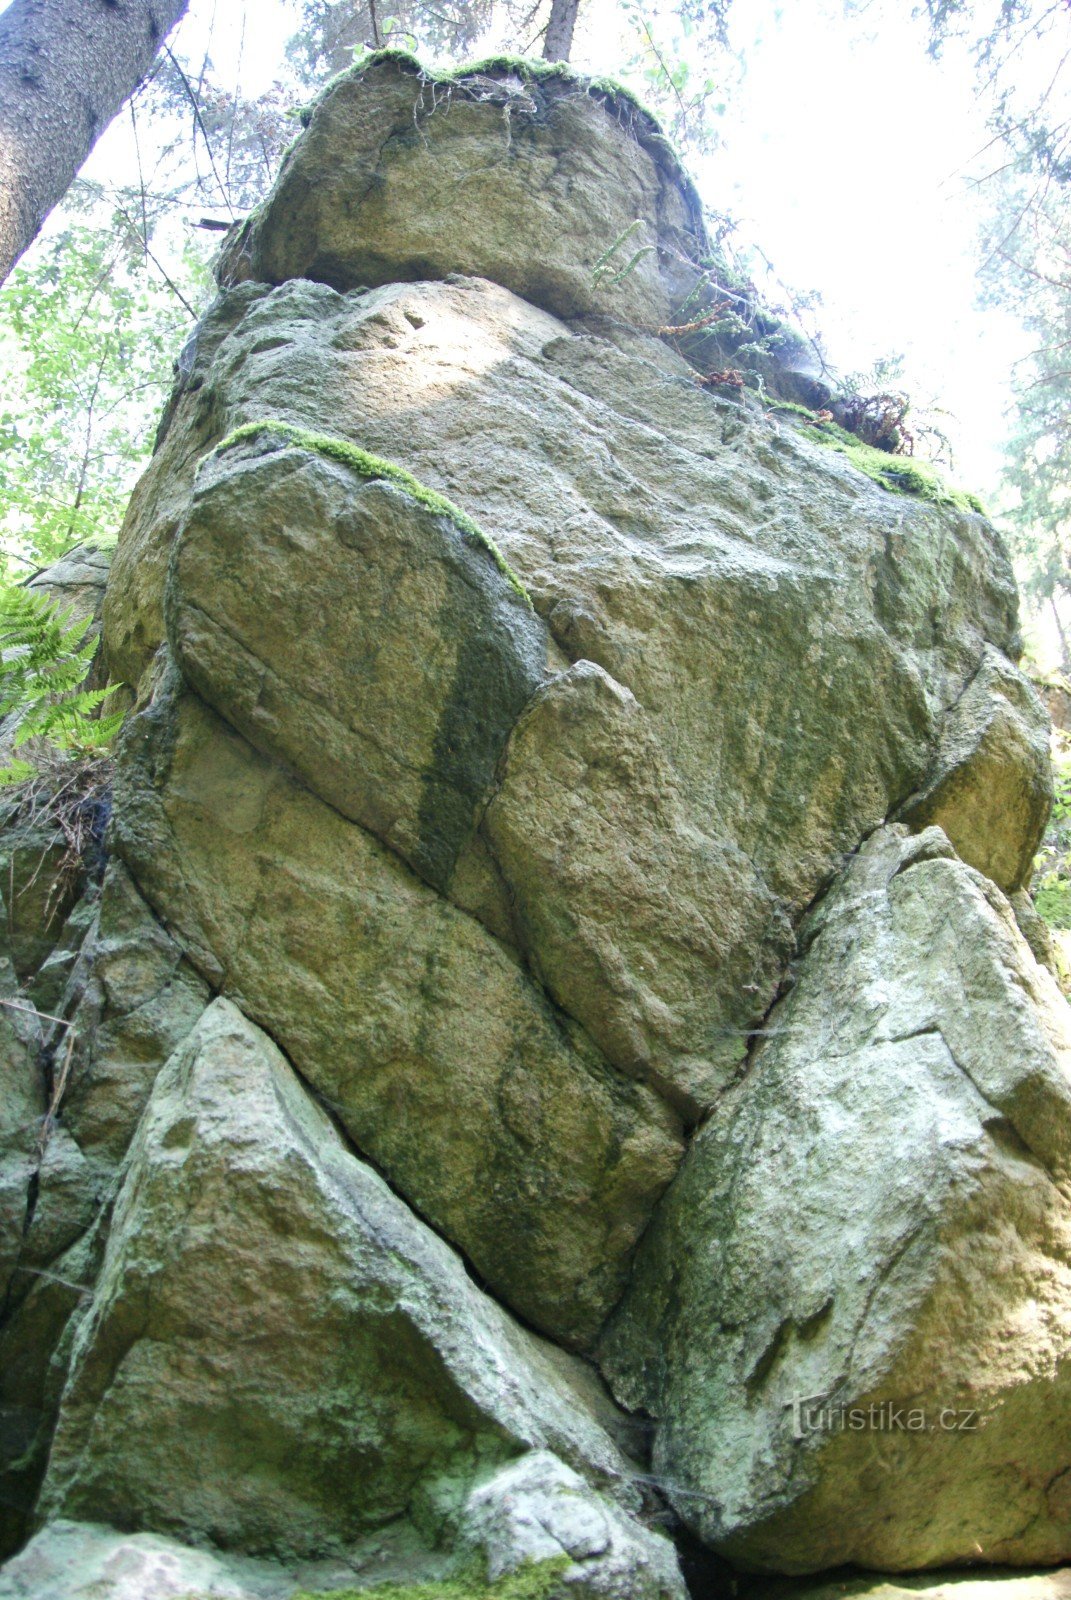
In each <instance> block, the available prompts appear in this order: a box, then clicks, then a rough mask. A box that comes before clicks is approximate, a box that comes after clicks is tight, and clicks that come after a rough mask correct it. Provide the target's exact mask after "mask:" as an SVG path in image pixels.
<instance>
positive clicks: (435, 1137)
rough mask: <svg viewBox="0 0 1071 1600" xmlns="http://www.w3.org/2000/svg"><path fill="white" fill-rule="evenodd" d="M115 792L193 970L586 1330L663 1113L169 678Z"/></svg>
mask: <svg viewBox="0 0 1071 1600" xmlns="http://www.w3.org/2000/svg"><path fill="white" fill-rule="evenodd" d="M176 693H177V695H178V698H177V699H176V698H175V696H176ZM116 809H117V816H116V828H115V839H116V845H117V848H118V849H119V851H120V853H121V854H122V856H123V858H124V860H125V861H126V862H127V863H128V865H129V866H130V868H131V870H132V871H133V872H134V874H135V875H136V877H137V878H138V881H139V882H140V883H141V884H142V885H143V886H144V887H145V889H146V891H147V892H148V894H149V895H150V897H151V899H152V901H153V903H154V904H155V905H156V906H157V907H158V908H159V909H160V911H161V913H162V915H163V916H164V917H165V918H166V920H167V921H168V923H169V924H170V926H171V927H173V928H174V929H175V930H176V932H177V933H178V935H179V937H180V939H181V940H182V942H183V944H184V945H185V946H186V948H187V949H188V950H189V951H190V954H191V957H192V959H193V960H194V961H195V963H196V964H197V965H198V966H199V967H200V969H201V970H202V971H203V972H205V973H206V974H207V975H209V976H210V978H211V980H212V982H213V983H214V984H216V985H217V986H219V987H220V988H221V989H222V990H223V992H224V993H226V994H227V995H229V996H230V997H231V998H232V999H234V1000H235V1001H236V1002H237V1003H238V1004H240V1005H241V1006H242V1008H243V1010H245V1011H246V1012H247V1013H248V1015H250V1016H251V1017H252V1018H254V1020H255V1021H256V1022H258V1023H259V1024H260V1025H261V1026H262V1027H264V1028H266V1029H267V1030H268V1031H269V1033H270V1034H271V1036H272V1037H273V1038H274V1039H276V1040H278V1041H279V1043H280V1044H281V1045H282V1046H283V1048H284V1049H285V1050H286V1052H287V1055H288V1056H289V1058H290V1060H291V1061H293V1063H294V1065H295V1066H296V1067H297V1068H298V1070H299V1071H300V1072H301V1073H302V1075H303V1076H304V1077H305V1078H306V1079H307V1080H308V1081H309V1082H310V1083H311V1084H312V1085H313V1086H314V1087H315V1088H316V1090H317V1091H318V1092H319V1093H320V1094H321V1095H322V1096H323V1097H324V1099H325V1101H326V1103H327V1104H328V1105H329V1106H330V1107H331V1109H332V1110H333V1111H334V1112H335V1113H336V1114H337V1115H338V1117H339V1118H340V1119H341V1121H342V1122H343V1124H344V1126H345V1127H346V1129H347V1131H348V1132H349V1134H350V1135H351V1137H352V1138H353V1139H354V1141H355V1143H356V1144H357V1145H358V1147H359V1148H360V1149H361V1150H362V1151H364V1152H365V1153H366V1154H367V1155H369V1156H370V1157H371V1159H372V1160H374V1161H375V1162H376V1164H377V1166H378V1167H379V1168H380V1170H381V1171H383V1172H385V1173H387V1174H388V1175H389V1177H390V1180H391V1182H392V1183H394V1184H395V1185H396V1186H397V1187H398V1188H399V1189H401V1190H402V1192H403V1193H405V1195H406V1196H407V1198H408V1199H409V1200H410V1202H411V1203H412V1204H413V1205H415V1206H416V1207H417V1209H418V1211H419V1212H420V1214H421V1215H422V1216H424V1217H426V1218H427V1219H428V1220H429V1221H431V1222H432V1223H433V1224H434V1226H436V1227H437V1228H439V1229H441V1230H442V1231H443V1232H444V1233H446V1234H447V1236H448V1237H449V1238H451V1239H452V1240H453V1241H454V1242H455V1243H456V1244H458V1245H459V1246H460V1247H461V1248H462V1249H463V1250H464V1251H465V1253H466V1255H467V1256H468V1258H469V1259H470V1260H471V1261H472V1262H473V1264H474V1265H475V1266H476V1268H477V1270H478V1271H479V1273H480V1275H481V1277H483V1278H484V1279H486V1280H487V1281H488V1282H489V1283H490V1284H491V1285H493V1287H494V1288H495V1290H496V1292H497V1293H498V1294H500V1295H501V1296H502V1297H503V1298H505V1299H506V1300H507V1301H508V1302H509V1304H511V1305H512V1306H514V1308H515V1309H516V1310H518V1311H520V1312H521V1314H522V1315H523V1316H525V1317H526V1318H527V1319H528V1320H529V1321H530V1322H533V1323H535V1324H536V1326H538V1327H540V1328H542V1329H543V1330H544V1331H546V1332H549V1333H551V1334H554V1335H555V1336H557V1337H559V1338H562V1339H564V1340H566V1341H567V1342H568V1343H572V1344H584V1343H589V1342H590V1340H591V1338H592V1337H593V1336H594V1334H595V1333H596V1332H597V1331H598V1328H599V1326H600V1325H601V1322H602V1321H603V1319H604V1318H605V1316H606V1314H607V1313H608V1311H609V1310H610V1309H611V1307H612V1306H613V1304H614V1302H615V1300H616V1299H617V1297H618V1295H619V1294H620V1292H621V1289H622V1288H623V1286H624V1279H625V1275H626V1272H627V1266H628V1261H629V1257H630V1253H631V1250H632V1247H633V1246H634V1244H635V1242H636V1239H637V1237H638V1236H639V1233H640V1232H641V1230H642V1228H643V1226H644V1224H645V1222H646V1220H647V1218H648V1217H649V1215H650V1212H651V1210H652V1208H653V1206H654V1203H655V1200H656V1199H657V1197H658V1196H659V1195H660V1194H661V1192H662V1190H663V1189H664V1188H665V1185H666V1184H667V1183H668V1182H669V1179H670V1178H671V1177H672V1175H673V1172H674V1171H675V1169H676V1165H677V1161H678V1160H679V1156H680V1151H681V1144H680V1134H679V1124H678V1122H677V1120H676V1118H675V1117H674V1116H673V1114H672V1113H671V1112H670V1111H669V1110H668V1109H667V1108H666V1107H665V1105H664V1104H663V1103H662V1102H661V1101H659V1100H658V1099H657V1098H656V1097H655V1096H654V1095H653V1094H652V1093H651V1092H650V1091H649V1090H646V1089H644V1088H642V1087H640V1086H639V1085H636V1084H634V1083H632V1082H630V1081H629V1080H628V1079H626V1078H623V1077H621V1076H620V1075H618V1074H616V1073H615V1072H614V1071H613V1070H612V1069H611V1068H610V1067H609V1066H608V1065H607V1063H606V1062H605V1060H603V1059H602V1057H600V1055H599V1053H598V1051H597V1050H596V1049H595V1048H594V1046H592V1045H591V1044H590V1042H589V1041H588V1040H587V1039H586V1038H585V1036H584V1035H583V1034H582V1032H581V1031H580V1030H579V1029H578V1028H576V1027H575V1025H570V1023H569V1021H568V1019H567V1018H565V1017H563V1016H562V1015H561V1014H560V1013H557V1012H556V1011H555V1010H554V1009H553V1007H551V1006H550V1005H548V1003H547V1001H546V999H545V998H544V997H543V995H542V993H541V992H540V991H539V989H538V988H536V987H535V986H534V985H533V984H532V983H531V981H530V980H529V979H528V978H526V976H525V974H524V973H523V972H522V970H521V969H520V968H519V967H518V965H517V963H516V961H515V960H513V959H511V957H510V956H509V955H508V954H507V953H506V951H505V950H503V948H502V946H501V945H500V944H499V942H498V941H497V940H496V939H494V938H493V937H492V936H491V935H490V934H489V933H487V932H486V930H485V929H484V928H482V927H481V926H480V924H479V923H478V922H476V921H475V920H474V919H473V918H471V917H469V916H467V915H465V914H464V913H462V912H460V911H458V910H457V909H456V908H455V907H453V906H451V905H450V904H449V903H448V902H447V901H446V900H444V899H443V898H442V897H441V896H439V895H437V894H435V893H434V892H433V891H432V890H431V889H429V888H427V887H426V886H425V885H424V884H422V883H421V882H420V881H419V880H418V879H416V878H415V877H414V876H413V875H412V874H411V873H410V872H408V871H407V870H406V868H405V867H404V866H403V865H402V864H401V862H399V861H398V860H397V858H396V857H394V856H392V855H390V854H389V853H388V852H387V851H386V850H385V849H384V848H383V847H382V846H381V845H379V844H377V843H376V841H375V840H374V839H372V838H371V837H370V836H369V835H368V834H367V833H366V832H364V830H363V829H360V828H357V827H354V826H353V825H352V824H350V823H347V822H346V821H345V820H344V819H343V818H342V817H340V816H339V814H338V813H337V812H336V811H334V810H332V809H331V808H330V807H329V806H326V805H324V804H323V802H322V801H320V800H318V799H316V798H315V796H313V795H312V794H310V793H309V791H308V790H307V789H305V788H304V787H303V786H302V785H300V784H298V783H296V782H295V781H294V780H293V779H292V778H290V777H288V776H287V775H286V773H285V772H283V771H282V770H281V769H280V768H279V767H278V766H276V765H274V764H273V763H271V762H270V761H268V760H266V759H265V758H263V757H258V756H257V755H256V754H255V753H254V752H253V751H252V750H251V749H250V748H249V746H248V745H247V744H246V743H245V742H244V740H242V739H241V738H240V737H239V736H238V735H237V734H235V733H234V732H233V731H232V730H231V729H229V728H228V727H227V726H226V725H225V724H224V723H222V722H221V721H220V720H219V719H218V718H217V717H215V716H214V715H213V714H212V713H211V712H209V711H208V710H207V709H206V708H205V707H204V706H203V705H202V704H201V703H200V702H199V701H198V700H196V699H195V698H193V697H192V696H190V695H188V694H187V695H182V693H181V690H179V689H178V687H177V684H176V682H175V680H174V679H172V680H171V683H170V685H169V686H168V687H167V688H165V689H163V690H162V691H161V692H160V693H158V695H157V698H156V700H155V702H154V705H153V708H152V709H151V711H149V712H148V713H146V714H145V715H144V716H142V717H139V718H137V719H135V721H134V722H133V724H132V726H131V733H130V739H129V743H128V745H127V750H126V756H125V759H124V762H123V769H122V773H121V776H120V781H119V789H118V791H117V808H116ZM221 846H222V848H221Z"/></svg>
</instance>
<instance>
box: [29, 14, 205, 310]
mask: <svg viewBox="0 0 1071 1600" xmlns="http://www.w3.org/2000/svg"><path fill="white" fill-rule="evenodd" d="M188 3H189V0H12V4H11V5H9V6H8V8H7V10H6V11H5V12H3V13H2V14H0V283H2V282H3V281H4V279H5V278H6V277H7V275H8V273H9V272H10V271H11V269H12V267H13V266H14V265H15V262H16V261H17V260H18V259H19V257H20V256H21V255H22V253H23V251H24V250H25V249H26V247H27V245H29V244H30V243H31V241H32V240H33V239H34V238H36V236H37V233H38V231H39V229H40V227H41V224H42V223H43V222H44V220H45V218H46V217H47V216H48V213H49V212H50V211H51V210H52V207H53V206H54V205H55V204H56V202H57V201H58V200H60V199H62V197H63V195H64V194H65V193H66V192H67V189H68V188H69V186H70V183H71V180H72V179H73V178H74V176H75V174H76V173H77V171H78V169H79V167H80V166H81V165H82V163H83V161H84V160H85V158H86V156H87V155H88V154H89V152H90V151H91V150H92V148H93V146H94V144H95V143H96V141H97V138H98V137H99V135H100V134H101V133H103V131H104V129H105V128H106V127H107V126H108V123H109V122H110V121H111V120H112V118H113V117H114V116H115V113H116V112H117V111H118V110H119V108H120V106H121V105H122V104H123V102H124V100H126V98H127V97H128V95H130V94H132V93H133V92H134V90H135V89H136V88H137V86H138V84H139V83H140V82H141V80H142V79H143V78H144V77H145V74H146V73H147V72H148V70H149V68H150V67H151V66H152V63H153V61H154V59H155V57H156V52H157V51H158V50H159V48H160V46H161V44H162V43H163V42H164V39H165V38H166V36H167V34H168V33H169V32H170V31H171V29H172V28H173V27H174V26H175V23H176V22H177V21H178V20H179V18H180V17H181V16H182V15H183V13H184V12H185V10H186V7H187V5H188Z"/></svg>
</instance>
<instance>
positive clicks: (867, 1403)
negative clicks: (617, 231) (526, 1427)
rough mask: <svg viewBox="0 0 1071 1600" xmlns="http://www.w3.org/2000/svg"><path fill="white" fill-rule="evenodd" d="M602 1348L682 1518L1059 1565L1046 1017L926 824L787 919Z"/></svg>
mask: <svg viewBox="0 0 1071 1600" xmlns="http://www.w3.org/2000/svg"><path fill="white" fill-rule="evenodd" d="M804 941H805V944H806V946H807V949H806V955H805V956H804V958H803V962H802V966H801V968H800V971H799V974H798V977H797V981H796V983H795V985H794V987H793V989H792V991H791V993H790V994H789V996H788V997H787V998H786V999H785V1000H784V1001H783V1002H782V1003H781V1004H780V1005H779V1006H777V1007H776V1008H775V1009H774V1011H773V1012H772V1013H771V1015H770V1018H769V1020H768V1022H767V1027H766V1033H767V1038H766V1039H765V1041H764V1043H763V1044H762V1046H761V1047H760V1048H759V1049H758V1050H757V1051H756V1053H755V1056H754V1059H753V1061H752V1063H751V1066H750V1070H749V1072H748V1075H747V1077H746V1078H745V1079H744V1081H743V1082H742V1083H741V1084H740V1086H739V1087H738V1088H737V1089H735V1090H733V1091H732V1092H731V1093H730V1094H729V1095H727V1096H726V1097H725V1099H724V1100H723V1101H722V1103H721V1105H720V1106H719V1108H718V1110H717V1112H716V1113H715V1115H714V1116H713V1117H712V1118H711V1120H710V1122H709V1123H708V1124H707V1126H706V1127H705V1128H704V1129H703V1131H702V1133H701V1134H700V1135H699V1136H698V1137H697V1138H696V1139H695V1141H694V1143H693V1145H692V1148H691V1150H690V1152H689V1155H688V1158H687V1160H686V1162H685V1165H684V1168H683V1170H682V1172H681V1174H680V1177H679V1178H678V1180H677V1182H676V1183H675V1184H674V1187H673V1189H672V1191H671V1194H670V1196H669V1197H668V1199H667V1201H666V1202H665V1204H664V1205H663V1207H662V1208H661V1210H660V1213H659V1216H658V1219H657V1222H656V1224H655V1225H654V1227H653V1228H652V1229H651V1230H650V1231H649V1233H648V1235H647V1238H646V1239H645V1241H644V1245H643V1249H642V1252H641V1257H640V1261H639V1263H638V1266H637V1271H636V1274H635V1277H634V1280H633V1283H632V1286H631V1288H630V1291H629V1294H628V1296H627V1297H626V1299H625V1302H624V1304H623V1305H622V1307H621V1309H620V1310H619V1312H618V1314H617V1316H616V1317H615V1320H614V1323H613V1326H612V1328H611V1330H610V1332H609V1334H608V1336H607V1339H606V1341H605V1345H604V1350H603V1356H604V1365H605V1367H606V1369H607V1370H608V1371H609V1372H610V1373H611V1375H612V1377H613V1381H614V1387H615V1389H616V1391H617V1393H618V1395H619V1396H620V1397H621V1398H622V1399H624V1400H626V1402H627V1403H628V1404H630V1405H634V1406H643V1407H645V1408H646V1409H648V1410H650V1411H651V1412H652V1414H654V1415H655V1416H656V1417H657V1418H658V1430H657V1434H656V1442H655V1464H656V1470H657V1471H658V1472H659V1473H660V1474H664V1477H665V1480H666V1482H667V1484H669V1485H670V1488H669V1493H670V1497H671V1498H672V1499H674V1501H675V1503H676V1504H677V1506H678V1509H679V1510H680V1512H681V1515H682V1516H683V1517H684V1518H685V1519H686V1520H687V1521H688V1522H690V1523H692V1524H693V1526H695V1527H696V1529H697V1531H699V1532H700V1534H701V1535H702V1537H703V1538H704V1539H706V1540H708V1541H709V1542H710V1543H712V1544H713V1545H714V1546H715V1547H717V1548H718V1549H721V1550H723V1551H724V1552H725V1553H727V1554H729V1555H730V1556H733V1557H735V1558H736V1559H738V1560H742V1561H744V1562H746V1563H747V1564H748V1565H751V1566H757V1567H760V1568H766V1569H767V1570H775V1571H790V1572H791V1571H795V1572H813V1571H818V1570H820V1569H822V1568H823V1567H836V1566H840V1565H842V1564H845V1563H852V1562H854V1563H857V1564H859V1565H862V1566H869V1567H879V1568H892V1569H902V1568H911V1567H926V1566H940V1565H942V1564H944V1563H947V1562H949V1561H956V1560H964V1559H968V1558H969V1557H970V1555H971V1554H972V1553H973V1555H974V1556H975V1557H976V1558H978V1559H983V1560H988V1561H996V1562H1006V1563H1008V1564H1011V1565H1027V1564H1030V1563H1034V1562H1040V1563H1046V1562H1053V1561H1058V1560H1060V1559H1061V1558H1062V1557H1064V1556H1066V1554H1067V1538H1068V1527H1069V1520H1068V1517H1069V1512H1068V1499H1067V1494H1068V1484H1069V1483H1071V1470H1069V1466H1071V1464H1069V1461H1068V1452H1067V1435H1068V1427H1069V1423H1071V1382H1069V1373H1071V1365H1069V1360H1068V1358H1069V1354H1071V1196H1069V1191H1068V1177H1069V1174H1071V1015H1069V1013H1068V1009H1067V1005H1066V1002H1065V1001H1064V1000H1063V997H1062V996H1061V995H1060V994H1059V991H1058V990H1057V988H1056V985H1055V982H1054V980H1053V979H1052V978H1051V977H1050V976H1049V975H1048V974H1047V973H1045V972H1043V971H1042V970H1041V969H1040V968H1038V967H1037V966H1036V964H1035V962H1034V960H1033V957H1032V955H1031V953H1030V951H1029V949H1028V947H1027V945H1026V943H1025V941H1024V940H1023V939H1022V937H1021V935H1020V934H1019V932H1018V929H1017V927H1016V925H1015V920H1014V916H1013V913H1012V911H1011V908H1010V906H1009V905H1008V903H1007V901H1006V900H1005V899H1004V897H1003V896H1002V895H1001V894H1000V892H999V891H998V890H997V889H996V888H995V886H994V885H993V884H992V883H990V882H988V880H986V879H984V878H982V877H981V875H980V874H978V873H977V872H974V871H972V870H971V869H969V868H967V867H964V866H963V865H962V863H961V862H959V861H958V860H957V859H956V857H955V854H954V852H953V851H952V849H951V846H950V845H949V844H948V841H947V839H946V838H945V836H944V835H943V834H942V833H941V832H940V831H939V830H938V829H936V828H931V829H927V830H926V831H925V832H923V833H921V834H919V835H917V836H914V837H905V835H904V831H903V830H902V829H896V828H893V829H889V830H885V831H882V832H880V833H878V834H877V835H875V837H874V838H873V839H871V840H870V841H869V842H868V843H867V845H866V846H865V847H864V848H863V850H862V851H861V852H860V854H859V856H858V857H857V858H856V860H855V861H854V862H853V863H852V865H851V867H850V868H849V870H848V872H847V873H846V874H845V877H844V879H843V882H842V883H841V885H840V886H839V887H838V888H837V889H836V890H835V891H834V892H833V893H832V894H830V895H829V896H828V897H827V898H826V899H825V900H824V901H823V902H822V904H821V905H820V906H819V908H818V909H817V910H816V912H815V913H814V915H813V917H812V919H811V921H810V923H809V924H808V926H807V928H806V930H805V933H804Z"/></svg>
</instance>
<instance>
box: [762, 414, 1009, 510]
mask: <svg viewBox="0 0 1071 1600" xmlns="http://www.w3.org/2000/svg"><path fill="white" fill-rule="evenodd" d="M767 410H769V411H776V412H782V413H785V414H787V415H788V416H796V417H799V418H800V419H801V420H802V422H803V423H805V424H806V425H807V438H809V439H815V440H816V441H817V442H818V443H819V444H823V445H826V446H827V447H828V448H829V449H830V450H835V451H836V452H837V454H838V455H842V456H847V458H848V460H849V461H850V462H851V463H852V465H853V466H855V467H858V468H859V471H860V472H865V473H866V475H867V477H868V478H870V479H872V480H873V482H874V483H877V484H880V485H881V487H882V488H883V489H888V490H889V491H890V493H892V494H907V495H913V496H914V497H915V498H916V499H918V500H930V501H932V502H933V504H934V505H939V506H955V507H956V508H957V509H958V510H960V511H976V512H977V513H978V514H979V515H980V516H983V517H985V516H988V514H989V513H988V511H987V509H986V505H985V502H984V500H982V499H981V498H980V497H979V496H978V495H976V494H972V493H971V491H970V490H969V489H953V488H952V487H951V486H950V485H949V484H947V483H945V482H944V480H943V478H942V477H941V475H940V473H939V472H937V470H936V469H935V468H934V467H931V466H930V465H929V464H928V463H927V462H924V461H915V460H914V459H913V458H912V457H911V456H897V455H890V454H889V452H888V451H887V450H876V449H875V448H874V446H873V445H869V444H864V443H863V441H862V440H861V439H857V438H856V437H855V435H854V434H853V433H848V432H847V430H846V429H844V428H841V427H840V426H838V424H837V423H835V422H826V421H823V420H822V419H821V418H819V416H818V415H817V413H816V412H814V411H810V410H808V408H807V407H806V406H801V405H795V404H793V403H792V402H790V401H786V400H775V401H772V402H771V403H769V404H768V406H767Z"/></svg>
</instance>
